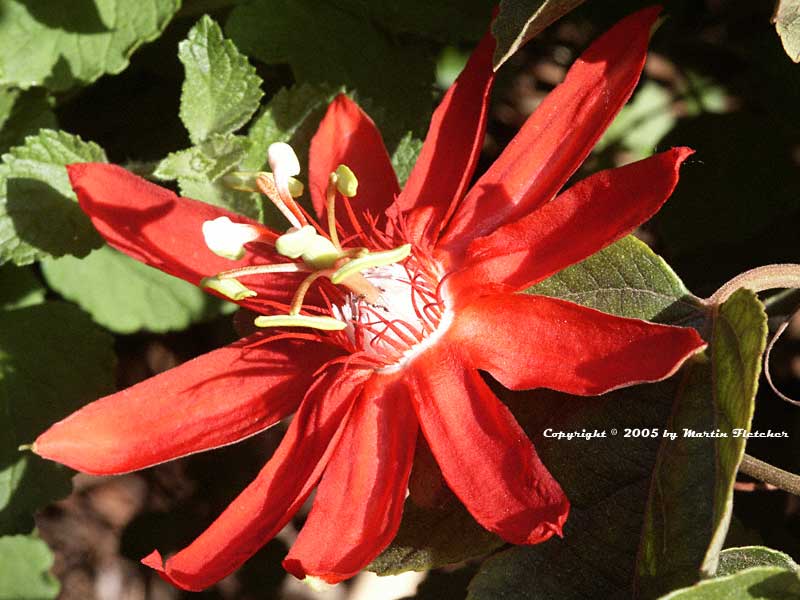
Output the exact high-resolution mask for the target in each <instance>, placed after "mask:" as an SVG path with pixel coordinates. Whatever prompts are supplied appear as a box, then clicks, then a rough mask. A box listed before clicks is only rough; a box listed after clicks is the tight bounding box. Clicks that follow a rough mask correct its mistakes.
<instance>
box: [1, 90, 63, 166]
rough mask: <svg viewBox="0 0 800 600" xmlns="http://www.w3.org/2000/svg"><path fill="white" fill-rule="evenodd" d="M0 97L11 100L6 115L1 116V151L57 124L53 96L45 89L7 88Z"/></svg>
mask: <svg viewBox="0 0 800 600" xmlns="http://www.w3.org/2000/svg"><path fill="white" fill-rule="evenodd" d="M0 97H2V98H4V101H5V102H10V105H8V110H9V112H8V113H7V114H6V117H5V118H4V119H3V118H0V153H3V152H7V151H8V149H9V148H11V147H12V146H16V145H17V144H21V143H22V141H23V140H24V139H25V136H28V135H33V134H35V133H37V132H38V131H39V130H40V129H48V128H49V129H55V127H56V126H57V123H56V115H55V113H53V106H52V104H53V102H52V98H51V97H50V96H48V94H47V93H46V92H45V91H44V90H42V89H31V90H28V91H26V92H23V91H20V90H5V91H4V92H3V93H2V95H0ZM2 102H3V101H0V103H2ZM1 112H2V109H0V114H1Z"/></svg>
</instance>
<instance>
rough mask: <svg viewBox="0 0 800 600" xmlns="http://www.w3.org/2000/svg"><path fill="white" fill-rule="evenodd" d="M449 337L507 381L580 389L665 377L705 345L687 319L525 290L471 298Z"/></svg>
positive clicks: (525, 385)
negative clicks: (611, 309)
mask: <svg viewBox="0 0 800 600" xmlns="http://www.w3.org/2000/svg"><path fill="white" fill-rule="evenodd" d="M447 339H449V340H450V341H451V342H453V343H456V344H458V345H459V346H460V347H461V348H462V352H464V353H465V354H467V355H468V356H469V358H470V361H471V363H472V364H473V365H474V366H475V367H477V368H478V369H483V370H485V371H488V372H489V373H491V374H492V376H494V377H495V379H497V380H498V381H499V382H500V383H502V384H503V385H504V386H506V387H507V388H511V389H515V390H519V389H532V388H537V387H546V388H550V389H553V390H558V391H561V392H568V393H570V394H577V395H581V396H588V395H594V394H602V393H605V392H608V391H610V390H613V389H616V388H619V387H624V386H627V385H633V384H635V383H642V382H646V381H659V380H661V379H664V378H666V377H669V376H670V375H672V374H673V373H674V372H675V371H677V370H678V368H679V367H680V366H681V364H683V362H684V361H685V360H686V359H687V358H689V357H690V356H692V355H693V354H695V353H696V352H698V351H699V350H702V349H703V348H704V347H705V345H706V344H705V342H703V340H702V339H701V338H700V336H699V335H698V334H697V332H696V331H695V330H694V329H691V328H688V327H671V326H668V325H656V324H653V323H648V322H647V321H641V320H639V319H626V318H623V317H615V316H613V315H609V314H606V313H603V312H600V311H597V310H594V309H591V308H586V307H584V306H579V305H577V304H573V303H572V302H567V301H565V300H559V299H557V298H547V297H545V296H533V295H530V296H526V295H523V294H495V295H492V296H484V297H482V298H479V299H477V300H474V301H473V302H472V303H471V304H470V305H469V306H467V307H465V308H462V309H461V310H460V311H459V312H458V316H457V317H456V320H455V321H454V323H453V325H452V326H451V328H450V329H449V330H448V331H447Z"/></svg>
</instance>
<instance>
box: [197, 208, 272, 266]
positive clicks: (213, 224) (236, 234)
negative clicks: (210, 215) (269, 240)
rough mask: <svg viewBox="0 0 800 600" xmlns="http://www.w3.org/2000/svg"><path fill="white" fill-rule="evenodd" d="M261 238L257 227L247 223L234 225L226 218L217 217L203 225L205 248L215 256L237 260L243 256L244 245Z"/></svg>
mask: <svg viewBox="0 0 800 600" xmlns="http://www.w3.org/2000/svg"><path fill="white" fill-rule="evenodd" d="M260 237H261V231H260V230H259V228H258V227H255V226H253V225H248V224H247V223H234V222H233V221H231V220H230V219H229V218H228V217H217V218H216V219H214V220H213V221H206V222H205V223H203V238H204V239H205V242H206V246H208V249H209V250H211V251H212V252H213V253H214V254H216V255H217V256H222V257H223V258H227V259H229V260H239V259H241V258H242V257H243V256H244V245H245V244H246V243H248V242H252V241H254V240H257V239H258V238H260Z"/></svg>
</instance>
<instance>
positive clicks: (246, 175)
mask: <svg viewBox="0 0 800 600" xmlns="http://www.w3.org/2000/svg"><path fill="white" fill-rule="evenodd" d="M262 176H263V177H266V178H267V179H269V180H270V181H271V182H272V184H273V185H274V184H275V177H274V176H273V175H272V173H267V172H265V171H232V172H231V173H228V174H227V175H225V176H224V177H223V178H222V181H223V183H224V184H225V185H227V186H228V187H229V188H231V189H234V190H238V191H240V192H258V191H259V189H258V186H256V179H257V178H258V177H262ZM288 185H289V193H290V194H291V195H292V198H299V197H300V196H302V195H303V190H304V189H305V188H304V187H303V182H302V181H300V180H298V179H295V178H294V177H289V184H288Z"/></svg>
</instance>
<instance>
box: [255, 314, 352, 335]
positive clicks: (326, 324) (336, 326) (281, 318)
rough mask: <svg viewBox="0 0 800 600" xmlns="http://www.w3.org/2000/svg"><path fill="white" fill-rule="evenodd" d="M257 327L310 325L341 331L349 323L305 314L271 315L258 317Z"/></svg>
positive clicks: (312, 327) (316, 327)
mask: <svg viewBox="0 0 800 600" xmlns="http://www.w3.org/2000/svg"><path fill="white" fill-rule="evenodd" d="M255 325H256V327H310V328H311V329H322V330H323V331H340V330H342V329H344V328H345V327H347V323H345V322H344V321H340V320H339V319H334V318H333V317H308V316H305V315H270V316H266V317H264V316H262V317H256V320H255Z"/></svg>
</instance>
